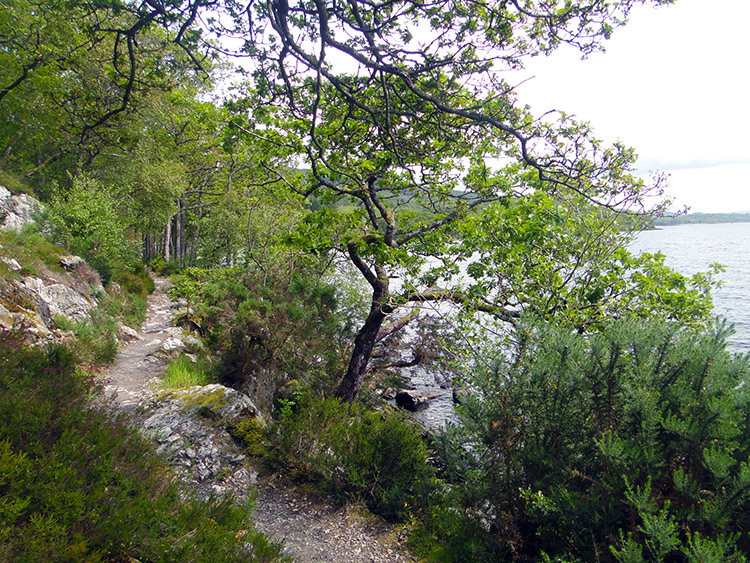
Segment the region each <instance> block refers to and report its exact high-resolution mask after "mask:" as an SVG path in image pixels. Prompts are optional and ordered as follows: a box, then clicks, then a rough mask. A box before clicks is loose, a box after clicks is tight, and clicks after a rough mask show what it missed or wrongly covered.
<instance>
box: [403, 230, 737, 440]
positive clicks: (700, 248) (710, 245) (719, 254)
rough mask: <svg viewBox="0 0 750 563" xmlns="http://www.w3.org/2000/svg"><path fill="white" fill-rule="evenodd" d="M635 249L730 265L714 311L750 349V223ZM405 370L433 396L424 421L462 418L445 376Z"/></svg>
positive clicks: (680, 234)
mask: <svg viewBox="0 0 750 563" xmlns="http://www.w3.org/2000/svg"><path fill="white" fill-rule="evenodd" d="M630 250H631V251H633V252H634V253H641V252H652V253H655V252H661V253H663V254H664V255H665V256H666V259H665V261H666V263H667V265H668V266H670V267H672V268H674V269H675V270H677V271H678V272H680V273H682V274H684V275H692V274H694V273H696V272H700V271H707V270H708V269H709V266H710V264H712V263H713V262H718V263H719V264H722V265H723V266H725V267H726V271H725V272H724V273H722V274H721V275H720V279H721V280H722V281H723V282H724V284H723V285H722V287H720V288H718V289H716V290H715V291H714V292H713V298H714V313H715V314H716V315H717V316H719V317H723V318H726V319H727V320H728V321H729V322H730V323H732V324H733V325H734V329H735V333H734V334H733V335H732V336H731V337H730V338H729V349H730V351H732V352H736V353H750V223H722V224H715V225H709V224H697V225H681V226H674V227H662V228H659V229H656V230H652V231H644V232H642V233H640V234H639V235H638V236H637V238H636V239H635V240H634V241H633V243H632V244H631V246H630ZM407 340H409V339H408V338H407ZM401 373H402V375H404V376H405V377H406V378H407V379H408V380H409V381H410V382H411V385H412V386H413V388H414V389H415V390H416V391H417V392H418V393H420V394H422V395H424V396H429V397H430V401H429V406H428V407H427V408H426V409H425V410H423V411H419V412H417V413H414V418H415V419H416V420H417V421H418V422H420V423H421V424H422V425H423V426H424V427H426V428H429V429H436V428H442V427H444V426H445V424H446V423H447V422H456V420H457V419H456V414H455V412H454V410H453V400H452V393H451V389H450V385H446V383H447V380H446V379H445V378H442V377H440V376H439V375H437V374H436V373H433V372H432V371H430V370H426V369H424V368H422V367H421V366H414V367H411V368H406V369H404V370H402V372H401ZM447 379H448V380H449V379H450V378H447Z"/></svg>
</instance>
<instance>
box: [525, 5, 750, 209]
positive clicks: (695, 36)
mask: <svg viewBox="0 0 750 563" xmlns="http://www.w3.org/2000/svg"><path fill="white" fill-rule="evenodd" d="M749 24H750V0H709V1H706V0H677V2H676V3H675V4H674V5H673V6H667V7H661V8H653V7H648V6H647V7H643V6H638V7H637V9H634V10H633V12H632V13H631V17H630V23H629V24H628V25H627V26H625V27H623V28H620V29H618V30H616V31H615V33H614V35H613V37H612V39H611V40H610V41H609V42H607V45H606V49H607V50H606V53H603V54H596V55H592V56H591V57H589V59H588V60H585V61H581V60H580V55H579V54H577V53H575V52H573V50H572V49H571V50H565V51H560V52H557V53H555V54H554V55H553V56H552V57H549V58H545V59H542V58H540V59H534V60H533V61H530V63H529V64H528V65H527V69H526V70H525V71H524V72H523V78H525V77H534V78H532V79H531V80H528V81H527V82H525V83H524V84H522V85H521V86H519V88H518V94H519V99H520V101H522V102H524V103H528V104H530V105H531V107H532V109H533V110H534V112H535V113H537V114H539V113H542V112H544V111H547V110H550V109H559V110H563V111H565V112H567V113H572V114H575V115H576V116H577V117H578V118H579V119H581V120H585V121H590V122H591V123H592V126H593V128H594V131H595V133H596V136H597V137H599V138H601V139H603V140H606V141H615V140H620V141H622V142H623V143H625V144H627V145H629V146H632V147H635V149H636V151H637V152H638V154H639V160H638V167H639V169H641V170H642V171H643V172H644V174H645V173H646V172H648V171H649V170H655V169H658V170H661V171H665V172H668V173H670V175H671V176H670V188H669V191H668V192H669V195H670V197H671V198H672V199H673V200H675V203H676V205H675V207H676V206H682V205H688V206H690V208H691V212H725V211H750V60H749V57H750V33H749V32H748V25H749Z"/></svg>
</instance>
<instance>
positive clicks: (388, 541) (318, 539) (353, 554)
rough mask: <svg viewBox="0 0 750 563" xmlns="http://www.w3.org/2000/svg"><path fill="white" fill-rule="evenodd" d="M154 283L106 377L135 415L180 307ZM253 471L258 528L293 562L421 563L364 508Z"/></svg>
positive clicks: (163, 284) (162, 282)
mask: <svg viewBox="0 0 750 563" xmlns="http://www.w3.org/2000/svg"><path fill="white" fill-rule="evenodd" d="M154 281H155V284H156V289H155V291H154V292H153V293H152V294H151V296H149V299H148V311H147V317H146V322H145V323H144V325H143V328H142V329H141V331H140V332H139V335H140V336H141V337H142V340H137V341H134V342H132V343H130V344H128V345H127V346H125V347H123V348H122V350H121V351H120V353H119V354H118V356H117V359H116V361H115V363H114V365H113V366H112V367H111V368H110V370H109V371H108V374H107V377H108V383H107V385H106V388H105V392H106V394H107V395H108V396H113V399H112V404H113V405H114V406H115V408H117V409H119V410H122V411H126V412H130V413H133V412H135V411H136V410H137V407H139V406H140V408H143V405H145V404H148V400H149V398H150V397H151V390H150V387H151V385H152V383H153V382H154V381H155V380H157V379H158V377H159V376H160V375H161V374H162V373H163V371H164V365H163V363H159V362H158V361H155V359H154V357H153V356H152V354H153V352H154V351H155V350H157V349H158V348H159V347H160V346H161V344H162V343H163V342H164V341H165V340H166V339H167V338H169V336H170V331H169V330H170V321H171V320H172V318H173V316H174V315H175V313H176V305H175V304H173V303H172V302H171V301H170V299H169V297H168V296H167V293H166V291H167V290H168V289H169V287H170V282H169V280H166V279H164V278H159V277H156V278H155V279H154ZM172 330H174V329H172ZM134 420H143V417H142V416H138V417H134ZM251 471H252V474H253V479H252V481H253V482H254V483H255V485H254V486H255V488H256V491H255V505H256V508H255V512H254V513H253V521H254V524H255V527H256V529H257V530H259V531H261V532H263V533H266V534H267V535H269V536H270V537H271V539H273V540H275V541H280V542H283V543H284V553H285V554H286V555H288V556H290V557H291V558H292V559H293V560H294V561H300V562H318V561H320V562H323V561H325V562H353V563H354V562H373V561H375V562H392V561H393V562H406V561H416V559H415V558H414V557H413V556H412V555H411V554H409V552H408V551H407V550H406V548H405V547H404V545H403V541H401V540H400V539H399V537H398V534H397V533H396V531H395V530H394V528H393V527H392V526H390V525H388V524H387V523H386V522H385V521H383V520H382V519H380V518H377V517H375V516H373V515H372V514H370V513H368V512H367V511H366V510H365V509H364V508H363V507H361V506H358V505H354V504H347V505H343V506H342V505H337V504H336V503H334V502H327V501H326V500H325V499H321V498H319V497H317V496H314V495H310V494H306V493H304V492H301V491H299V490H297V489H296V488H294V487H293V486H291V485H290V484H288V483H286V482H285V481H284V479H283V478H282V476H280V475H273V476H269V477H257V472H256V471H253V470H252V469H251ZM238 492H239V491H238ZM242 492H243V493H244V492H245V491H242ZM243 496H245V495H244V494H240V495H239V497H243Z"/></svg>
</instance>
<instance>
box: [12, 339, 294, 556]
mask: <svg viewBox="0 0 750 563" xmlns="http://www.w3.org/2000/svg"><path fill="white" fill-rule="evenodd" d="M74 366H75V361H74V358H73V356H72V355H71V353H70V352H68V351H67V350H65V349H64V348H61V347H51V348H49V349H47V350H39V349H35V350H27V349H23V348H21V347H19V345H18V340H17V339H16V338H15V337H14V335H11V334H3V335H2V336H0V436H2V440H0V560H2V561H61V562H62V561H65V562H68V561H130V560H131V558H136V559H138V560H140V561H205V562H216V561H272V560H274V559H276V558H277V556H278V554H279V551H280V548H279V546H276V545H272V544H270V543H269V542H268V541H267V540H266V539H265V538H264V537H263V536H262V535H260V534H257V533H255V532H253V531H252V530H248V527H249V526H250V523H249V521H248V518H247V516H248V507H237V506H235V504H234V502H233V501H232V500H231V499H230V498H225V499H218V500H215V501H213V502H209V503H198V502H183V501H182V500H180V494H179V492H178V490H177V489H176V488H175V487H174V485H170V484H169V483H170V481H171V477H170V475H169V474H168V473H167V471H166V470H165V469H164V467H163V465H162V463H161V461H160V460H159V459H157V458H155V457H153V456H152V455H151V454H150V453H149V446H148V445H147V444H146V443H144V442H143V441H142V440H141V439H140V438H139V436H138V435H137V434H136V432H135V431H134V430H133V429H131V428H129V427H127V426H126V425H125V424H124V423H122V422H121V421H116V420H115V421H113V420H111V419H108V418H107V416H106V415H105V413H103V412H99V411H96V410H93V409H91V408H89V407H88V397H89V396H90V395H91V394H92V393H93V392H94V391H95V390H96V388H95V385H94V381H93V379H92V378H91V377H89V376H88V375H87V374H86V373H83V372H80V371H77V370H76V369H75V367H74Z"/></svg>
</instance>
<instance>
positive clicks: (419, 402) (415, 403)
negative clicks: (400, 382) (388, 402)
mask: <svg viewBox="0 0 750 563" xmlns="http://www.w3.org/2000/svg"><path fill="white" fill-rule="evenodd" d="M396 404H397V405H398V406H399V407H401V408H402V409H406V410H408V411H418V410H422V409H425V408H427V406H428V405H429V401H428V400H427V397H423V396H422V395H420V394H419V393H417V392H416V391H411V390H401V391H399V392H398V393H396Z"/></svg>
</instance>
